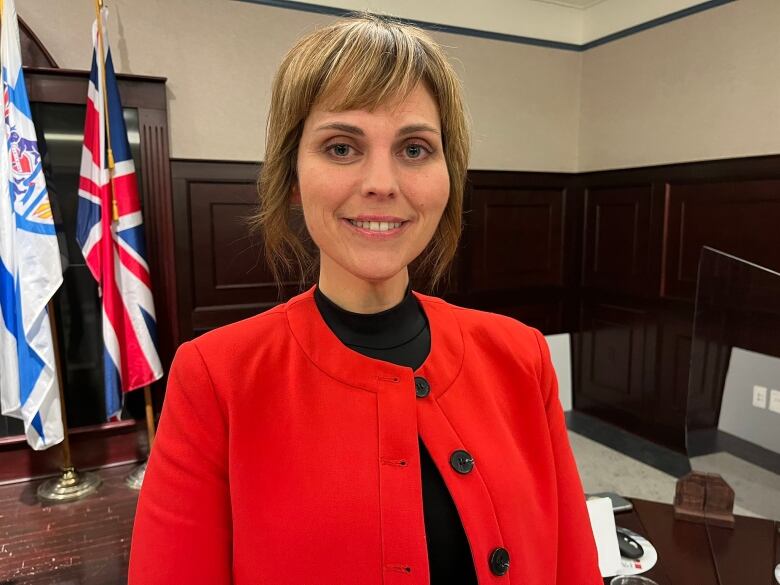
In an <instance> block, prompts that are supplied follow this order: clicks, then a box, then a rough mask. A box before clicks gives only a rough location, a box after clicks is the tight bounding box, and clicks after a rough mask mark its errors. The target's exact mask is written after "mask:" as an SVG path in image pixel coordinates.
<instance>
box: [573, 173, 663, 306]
mask: <svg viewBox="0 0 780 585" xmlns="http://www.w3.org/2000/svg"><path fill="white" fill-rule="evenodd" d="M651 196H652V186H651V185H649V184H648V185H642V186H636V187H632V186H627V187H596V188H589V189H588V190H587V191H586V203H585V209H586V216H585V234H586V239H585V249H584V256H585V258H584V269H583V285H584V286H595V287H603V288H607V289H609V290H611V291H615V292H626V293H634V294H642V293H643V292H644V291H645V290H646V287H647V281H648V277H649V276H650V274H649V273H648V258H649V247H650V236H651V226H650V217H651V214H650V210H651V205H652V201H651Z"/></svg>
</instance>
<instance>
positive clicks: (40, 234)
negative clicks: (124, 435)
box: [0, 0, 63, 450]
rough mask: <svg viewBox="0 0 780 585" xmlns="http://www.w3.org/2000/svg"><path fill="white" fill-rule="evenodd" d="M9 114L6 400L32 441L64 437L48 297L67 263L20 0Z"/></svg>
mask: <svg viewBox="0 0 780 585" xmlns="http://www.w3.org/2000/svg"><path fill="white" fill-rule="evenodd" d="M0 65H2V89H3V112H4V116H3V118H4V120H3V122H4V123H3V124H1V126H2V132H1V133H0V404H1V405H2V413H3V414H4V415H6V416H13V417H16V418H20V419H22V421H24V429H25V434H26V435H27V442H28V443H29V444H30V446H31V447H32V448H33V449H36V450H41V449H47V448H48V447H51V446H52V445H55V444H56V443H59V442H60V441H62V439H63V429H62V416H61V413H60V397H59V388H58V384H57V370H56V367H55V361H54V346H53V344H52V335H51V326H50V323H49V315H48V311H47V309H46V305H47V304H48V302H49V300H50V299H51V298H52V296H53V295H54V293H55V291H56V290H57V289H58V288H59V286H60V284H61V283H62V266H61V264H60V253H59V248H58V245H57V236H56V234H55V231H54V221H53V219H52V212H51V205H50V203H49V195H48V193H47V191H46V180H45V179H44V176H43V166H42V164H41V157H40V154H39V152H38V143H37V140H36V136H35V127H34V126H33V122H32V117H31V115H30V103H29V100H28V99H27V89H26V88H25V85H24V76H23V74H22V58H21V53H20V50H19V25H18V23H17V20H16V7H15V6H14V0H5V2H4V4H3V14H2V30H1V31H0Z"/></svg>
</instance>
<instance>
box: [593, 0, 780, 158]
mask: <svg viewBox="0 0 780 585" xmlns="http://www.w3.org/2000/svg"><path fill="white" fill-rule="evenodd" d="M581 89H582V92H581V96H582V111H581V114H580V144H579V168H580V170H582V171H587V170H596V169H612V168H623V167H634V166H644V165H655V164H663V163H670V162H682V161H695V160H707V159H718V158H730V157H739V156H750V155H760V154H774V153H780V2H778V0H739V1H738V2H733V3H731V4H726V5H723V6H719V7H717V8H713V9H711V10H707V11H704V12H701V13H698V14H695V15H692V16H689V17H688V18H685V19H681V20H677V21H674V22H671V23H669V24H666V25H664V26H661V27H657V28H653V29H650V30H647V31H644V32H642V33H639V34H636V35H634V36H631V37H627V38H625V39H622V40H619V41H615V42H612V43H609V44H607V45H604V46H602V47H596V48H594V49H590V50H589V51H587V52H586V53H584V59H583V70H582V88H581Z"/></svg>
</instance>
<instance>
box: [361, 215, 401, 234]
mask: <svg viewBox="0 0 780 585" xmlns="http://www.w3.org/2000/svg"><path fill="white" fill-rule="evenodd" d="M347 222H348V223H349V224H350V225H351V226H353V227H354V228H356V231H358V232H359V233H362V234H365V235H369V234H371V235H379V234H382V235H388V236H389V235H393V234H397V233H399V232H400V231H401V227H402V226H403V225H404V224H405V223H407V222H406V221H404V220H402V219H400V218H397V217H381V218H379V217H376V218H375V217H372V218H370V219H365V218H359V219H351V218H347Z"/></svg>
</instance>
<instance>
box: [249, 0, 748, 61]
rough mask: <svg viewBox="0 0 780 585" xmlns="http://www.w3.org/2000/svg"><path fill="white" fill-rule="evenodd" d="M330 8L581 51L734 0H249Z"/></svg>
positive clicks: (314, 9)
mask: <svg viewBox="0 0 780 585" xmlns="http://www.w3.org/2000/svg"><path fill="white" fill-rule="evenodd" d="M245 1H250V2H257V3H259V4H271V5H274V6H284V7H288V8H295V9H304V10H307V9H309V10H313V11H316V12H323V11H324V12H330V13H334V14H339V13H343V12H345V11H354V10H368V11H370V12H377V13H381V14H388V15H391V16H396V17H399V18H404V19H407V20H411V21H417V22H420V23H424V24H434V25H439V26H440V28H443V29H444V30H445V31H448V30H449V31H451V32H457V33H460V34H474V35H475V36H482V37H494V38H499V39H503V40H509V41H517V42H530V43H531V44H542V45H547V46H558V47H560V48H565V49H573V50H582V49H587V48H590V47H591V46H595V45H598V44H603V43H604V42H606V41H608V40H612V39H614V38H616V37H620V36H626V35H627V34H632V33H635V32H638V31H641V30H643V29H644V28H649V27H652V26H658V25H662V24H664V23H666V22H669V21H671V20H674V19H676V18H681V17H685V16H689V15H691V14H694V13H696V12H699V11H702V10H707V9H710V8H716V7H717V6H719V5H721V4H725V3H727V2H730V1H733V0H708V1H702V0H652V1H650V0H482V1H481V2H480V3H479V4H478V5H477V4H475V3H474V2H473V1H472V0H426V1H425V2H420V1H419V0H317V1H285V0H245Z"/></svg>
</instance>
